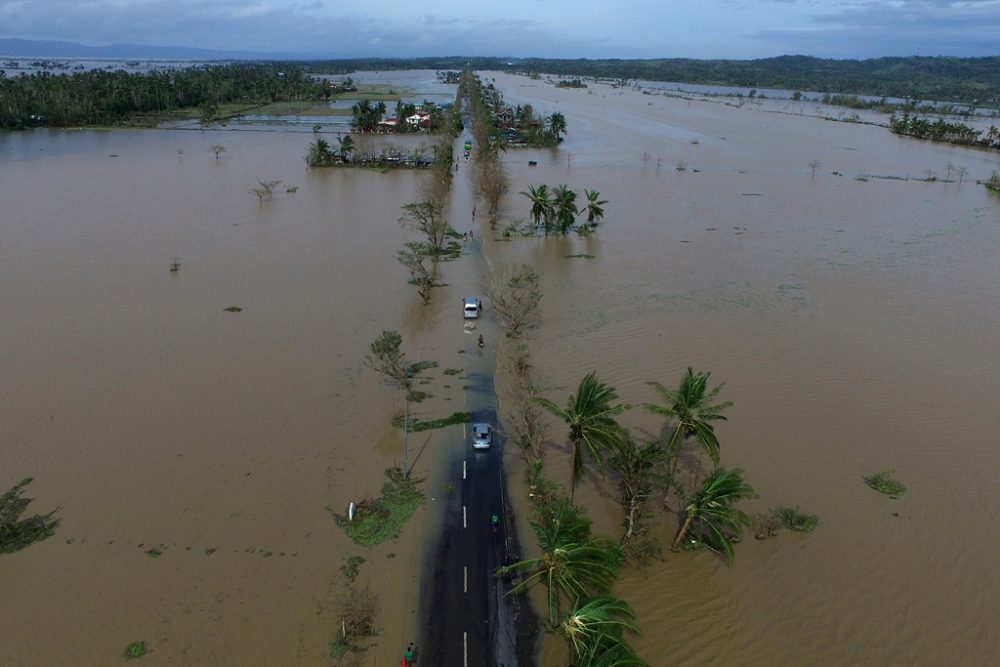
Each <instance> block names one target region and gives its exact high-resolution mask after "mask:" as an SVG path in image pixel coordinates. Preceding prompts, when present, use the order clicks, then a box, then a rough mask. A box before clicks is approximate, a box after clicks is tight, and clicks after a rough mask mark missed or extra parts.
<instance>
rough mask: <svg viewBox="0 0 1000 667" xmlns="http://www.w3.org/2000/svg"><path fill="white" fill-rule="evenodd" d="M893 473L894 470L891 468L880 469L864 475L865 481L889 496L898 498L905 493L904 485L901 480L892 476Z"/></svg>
mask: <svg viewBox="0 0 1000 667" xmlns="http://www.w3.org/2000/svg"><path fill="white" fill-rule="evenodd" d="M894 474H895V471H893V470H880V471H879V472H877V473H874V474H873V475H871V476H869V477H865V483H866V484H867V485H868V486H870V487H871V488H873V489H875V490H876V491H878V492H879V493H883V494H885V495H887V496H889V497H890V498H899V497H901V496H902V495H903V494H904V493H906V487H905V486H904V485H903V483H902V482H900V481H899V480H898V479H896V478H895V477H893V475H894Z"/></svg>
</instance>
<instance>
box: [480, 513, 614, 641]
mask: <svg viewBox="0 0 1000 667" xmlns="http://www.w3.org/2000/svg"><path fill="white" fill-rule="evenodd" d="M531 527H532V529H533V530H535V534H536V535H539V529H540V526H539V524H536V523H532V524H531ZM539 539H541V537H540V535H539ZM622 560H623V558H622V549H621V546H620V545H618V544H616V543H614V542H612V541H611V540H608V539H604V538H596V539H591V540H587V541H585V542H569V543H566V544H561V545H558V546H551V545H550V548H548V549H546V548H545V546H544V545H543V553H542V555H541V556H540V557H538V558H529V559H526V560H522V561H519V562H517V563H513V564H511V565H508V566H506V567H502V568H500V569H499V570H498V571H497V574H499V575H505V574H509V573H512V572H528V573H529V574H528V576H527V577H526V578H525V579H524V580H523V581H521V582H520V583H518V584H517V585H516V586H514V587H513V588H512V589H511V593H521V592H524V591H525V590H527V589H528V588H529V587H531V586H532V585H533V584H535V583H537V582H545V586H546V589H547V596H548V607H549V623H550V624H551V625H552V626H555V625H556V623H558V620H559V607H560V603H561V597H560V596H565V597H566V598H567V599H568V600H570V601H571V602H573V603H575V602H576V601H577V600H580V599H582V598H585V597H587V595H588V594H590V593H591V592H595V593H607V592H608V590H609V589H610V587H611V582H612V581H614V580H615V578H616V577H617V576H618V568H619V567H621V564H622Z"/></svg>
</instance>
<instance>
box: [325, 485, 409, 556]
mask: <svg viewBox="0 0 1000 667" xmlns="http://www.w3.org/2000/svg"><path fill="white" fill-rule="evenodd" d="M385 474H386V476H387V477H388V478H389V481H388V482H386V483H385V484H384V485H383V486H382V495H381V496H380V497H378V498H375V499H371V500H362V501H361V502H360V503H358V504H357V506H356V507H355V513H354V521H349V520H348V518H347V516H344V515H340V514H336V513H334V512H332V511H331V512H330V513H331V514H332V515H333V517H334V520H335V521H336V522H337V525H339V526H340V527H341V528H343V529H344V532H346V533H347V535H348V537H350V538H351V539H352V540H354V542H355V543H356V544H358V545H359V546H362V547H373V546H375V545H377V544H381V543H382V542H385V541H386V540H392V539H395V538H397V537H399V533H400V531H401V530H402V529H403V526H404V525H405V524H406V522H407V521H408V520H409V518H410V517H411V516H412V515H413V513H414V512H415V511H416V509H417V508H418V507H419V506H420V503H421V502H423V499H424V494H423V493H422V492H421V491H420V489H418V488H417V484H418V483H419V482H420V480H417V479H413V478H410V479H403V474H402V472H401V471H400V470H399V469H398V468H389V469H388V470H386V471H385ZM327 509H328V511H329V508H327Z"/></svg>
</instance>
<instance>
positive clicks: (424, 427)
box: [392, 412, 469, 433]
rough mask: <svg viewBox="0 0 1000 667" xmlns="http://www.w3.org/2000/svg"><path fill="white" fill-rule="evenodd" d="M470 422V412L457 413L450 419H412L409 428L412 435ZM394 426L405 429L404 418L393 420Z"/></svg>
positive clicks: (449, 417)
mask: <svg viewBox="0 0 1000 667" xmlns="http://www.w3.org/2000/svg"><path fill="white" fill-rule="evenodd" d="M467 421H469V413H468V412H455V413H452V414H451V415H450V416H448V417H441V418H440V419H426V420H425V419H418V418H416V417H410V423H409V424H408V425H407V428H408V429H409V430H410V432H411V433H415V432H418V431H428V430H430V429H434V428H444V427H445V426H453V425H455V424H464V423H466V422H467ZM392 425H393V426H395V427H396V428H403V418H402V417H396V418H395V419H393V420H392Z"/></svg>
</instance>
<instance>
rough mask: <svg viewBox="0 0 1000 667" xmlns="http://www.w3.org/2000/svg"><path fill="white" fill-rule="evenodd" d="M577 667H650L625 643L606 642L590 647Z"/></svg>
mask: <svg viewBox="0 0 1000 667" xmlns="http://www.w3.org/2000/svg"><path fill="white" fill-rule="evenodd" d="M576 667H649V665H647V664H646V663H645V662H643V661H642V660H640V659H639V657H638V656H637V655H636V654H635V653H634V652H633V651H632V647H631V646H629V645H628V644H626V643H625V642H624V641H605V642H599V643H596V644H594V645H593V646H590V647H588V649H587V652H586V653H584V654H583V655H581V656H580V657H579V658H577V661H576Z"/></svg>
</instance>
